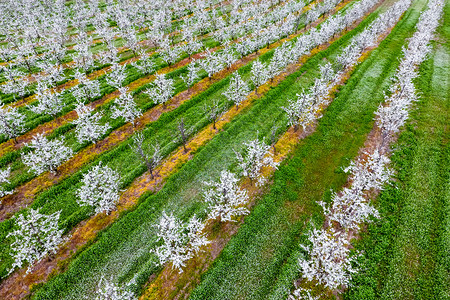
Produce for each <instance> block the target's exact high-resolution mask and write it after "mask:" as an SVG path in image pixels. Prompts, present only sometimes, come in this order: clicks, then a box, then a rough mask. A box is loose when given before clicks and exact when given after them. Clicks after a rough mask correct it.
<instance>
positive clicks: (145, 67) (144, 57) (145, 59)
mask: <svg viewBox="0 0 450 300" xmlns="http://www.w3.org/2000/svg"><path fill="white" fill-rule="evenodd" d="M139 56H140V57H141V58H140V59H139V61H137V62H133V63H132V65H133V66H134V67H135V68H136V69H138V70H139V71H140V72H141V73H142V74H144V75H150V74H152V73H153V72H155V61H154V59H153V57H151V56H150V55H149V54H148V53H147V52H145V51H141V52H140V53H139Z"/></svg>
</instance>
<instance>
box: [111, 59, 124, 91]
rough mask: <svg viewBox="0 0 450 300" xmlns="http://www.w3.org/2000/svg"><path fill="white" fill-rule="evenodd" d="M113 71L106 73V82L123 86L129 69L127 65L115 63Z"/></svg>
mask: <svg viewBox="0 0 450 300" xmlns="http://www.w3.org/2000/svg"><path fill="white" fill-rule="evenodd" d="M111 69H112V71H111V72H110V73H109V74H108V75H106V82H107V83H108V84H109V85H110V86H113V87H115V88H116V89H119V88H121V87H122V86H123V84H124V81H125V79H127V71H126V67H125V65H119V64H113V65H112V67H111Z"/></svg>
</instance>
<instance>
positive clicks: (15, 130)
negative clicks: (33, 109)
mask: <svg viewBox="0 0 450 300" xmlns="http://www.w3.org/2000/svg"><path fill="white" fill-rule="evenodd" d="M24 131H25V116H24V115H22V114H21V113H19V110H18V109H17V107H11V106H7V107H4V105H2V104H1V105H0V134H3V135H5V136H6V137H7V138H10V139H11V138H14V141H15V142H17V136H18V135H19V134H21V133H22V132H24Z"/></svg>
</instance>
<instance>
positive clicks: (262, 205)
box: [191, 1, 425, 299]
mask: <svg viewBox="0 0 450 300" xmlns="http://www.w3.org/2000/svg"><path fill="white" fill-rule="evenodd" d="M424 5H425V1H416V2H415V4H414V5H413V8H412V9H411V10H409V11H408V12H407V13H406V15H405V17H404V18H403V20H402V21H400V23H399V24H398V26H397V27H396V28H395V29H394V30H393V31H392V33H391V35H390V36H389V37H388V38H387V39H386V40H385V41H384V42H383V43H382V44H381V45H380V47H379V48H378V49H377V50H375V51H374V52H373V53H372V54H371V56H370V57H369V58H368V59H367V60H366V61H365V62H364V63H363V64H362V65H361V66H360V67H359V68H358V69H357V71H356V72H355V74H354V75H353V76H352V77H351V78H350V80H349V82H348V83H347V85H346V86H345V87H343V88H342V89H341V91H340V93H339V94H338V97H337V98H336V99H335V100H334V102H333V103H332V104H331V106H330V107H329V108H328V110H327V112H326V113H325V115H324V117H323V118H322V119H321V121H320V123H319V126H318V128H317V132H316V133H315V134H313V135H312V136H310V137H309V138H307V139H305V140H304V141H303V142H301V143H300V144H299V146H298V149H297V150H296V152H295V154H294V156H293V157H292V159H290V160H289V161H288V162H287V163H286V164H285V165H283V166H282V167H281V168H280V169H279V171H277V172H276V174H275V178H274V185H273V187H272V191H271V192H270V194H269V195H268V196H266V197H264V198H263V199H261V200H260V202H259V203H258V204H257V206H256V207H255V209H254V210H253V211H252V213H251V215H250V216H248V217H247V218H246V220H245V224H244V225H243V226H242V227H241V229H240V231H239V232H238V234H237V235H236V236H235V237H234V238H233V239H232V240H231V241H230V243H229V244H228V245H227V246H226V247H225V249H224V250H223V252H222V254H221V256H220V257H219V258H218V259H216V261H215V263H214V265H213V267H212V268H211V269H210V270H209V272H208V273H207V274H206V275H205V276H204V278H203V281H202V283H201V284H200V286H199V287H198V288H197V289H196V290H194V292H193V294H192V295H191V298H192V299H283V298H285V297H286V296H287V294H288V293H289V291H290V289H292V285H293V281H294V280H295V279H296V278H298V277H299V272H298V270H297V267H296V258H297V257H298V255H300V252H299V246H298V244H299V242H301V241H302V239H304V236H302V233H303V232H304V228H305V223H306V224H308V223H309V220H310V219H314V220H315V222H316V223H317V224H321V221H322V220H321V215H322V211H321V209H320V207H319V206H318V205H316V204H315V202H316V201H318V200H321V199H323V198H327V197H329V196H330V192H329V190H330V188H333V189H336V188H337V187H340V186H342V184H343V183H344V182H345V181H346V177H347V176H346V175H345V174H343V173H342V172H341V171H340V169H341V167H342V166H344V165H347V164H348V163H349V161H350V159H351V158H353V157H354V156H355V155H356V154H357V151H358V149H359V148H360V147H361V146H362V145H363V143H364V140H365V138H366V135H367V134H368V132H370V130H371V129H372V125H373V112H374V111H375V109H376V108H377V106H378V104H379V103H380V102H381V101H382V100H383V89H386V88H387V87H388V86H389V78H390V77H391V76H392V75H393V73H394V72H395V68H396V66H397V62H398V60H397V57H398V56H399V55H400V52H401V47H402V45H403V44H404V41H405V38H406V37H409V36H410V35H411V33H412V31H413V28H414V25H415V24H416V21H417V18H418V16H419V12H420V10H421V9H422V8H423V7H424Z"/></svg>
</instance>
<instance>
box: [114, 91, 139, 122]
mask: <svg viewBox="0 0 450 300" xmlns="http://www.w3.org/2000/svg"><path fill="white" fill-rule="evenodd" d="M119 92H120V96H119V97H118V98H116V99H115V100H114V104H115V105H114V106H113V107H112V115H111V118H113V119H117V118H124V119H125V122H131V123H132V124H133V126H134V121H135V119H136V118H137V117H140V116H142V113H141V111H140V109H139V108H138V107H137V105H136V102H134V99H133V95H131V93H128V88H119Z"/></svg>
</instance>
